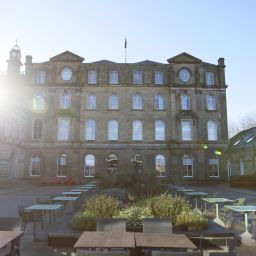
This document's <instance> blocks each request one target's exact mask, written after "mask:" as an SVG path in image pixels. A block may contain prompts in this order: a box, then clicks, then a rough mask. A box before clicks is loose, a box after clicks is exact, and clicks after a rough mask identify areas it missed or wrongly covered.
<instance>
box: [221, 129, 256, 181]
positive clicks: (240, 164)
mask: <svg viewBox="0 0 256 256" xmlns="http://www.w3.org/2000/svg"><path fill="white" fill-rule="evenodd" d="M255 138H256V127H253V128H250V129H247V130H244V131H242V132H239V133H238V134H236V135H235V136H233V137H232V138H231V139H230V142H229V145H228V148H227V150H225V154H224V158H225V161H226V166H227V167H226V175H227V177H230V176H240V175H252V174H253V175H255V173H256V140H255Z"/></svg>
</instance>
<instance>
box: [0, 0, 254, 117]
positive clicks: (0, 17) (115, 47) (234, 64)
mask: <svg viewBox="0 0 256 256" xmlns="http://www.w3.org/2000/svg"><path fill="white" fill-rule="evenodd" d="M255 17H256V1H254V0H151V1H150V0H127V1H123V0H90V1H89V0H73V1H71V0H44V1H37V0H22V1H20V0H10V1H6V0H0V70H5V69H6V62H5V60H6V59H7V58H8V54H9V51H10V49H11V47H12V46H13V45H14V44H15V40H16V38H17V39H18V44H19V46H20V48H21V51H22V52H21V53H22V61H23V62H24V61H25V56H26V55H32V56H33V61H34V62H42V61H47V60H48V59H49V58H50V57H52V56H55V55H57V54H59V53H61V52H63V51H66V50H69V51H72V52H74V53H76V54H78V55H80V56H82V57H84V58H85V62H91V61H96V60H100V59H109V60H112V61H116V62H123V61H124V38H125V36H126V37H127V51H128V54H127V59H128V62H136V61H140V60H144V59H150V60H154V61H158V62H162V63H166V59H168V58H170V57H173V56H175V55H177V54H179V53H181V52H184V51H185V52H187V53H189V54H191V55H194V56H196V57H198V58H200V59H202V60H203V61H205V62H210V63H213V64H217V59H218V58H219V57H224V58H225V61H226V82H227V84H228V85H229V87H228V90H227V101H228V117H229V120H234V121H236V120H237V119H238V118H239V117H241V116H243V115H245V114H247V113H255V112H256V104H255V93H256V89H255V87H256V80H254V79H252V80H251V79H249V78H250V77H251V78H252V74H255V75H256V67H255V60H256V18H255Z"/></svg>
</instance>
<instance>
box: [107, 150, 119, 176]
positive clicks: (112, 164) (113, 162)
mask: <svg viewBox="0 0 256 256" xmlns="http://www.w3.org/2000/svg"><path fill="white" fill-rule="evenodd" d="M106 161H107V166H108V167H107V170H108V172H109V173H113V172H115V171H117V169H118V157H117V155H115V154H110V155H108V157H107V159H106Z"/></svg>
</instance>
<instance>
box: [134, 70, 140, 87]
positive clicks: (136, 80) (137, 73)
mask: <svg viewBox="0 0 256 256" xmlns="http://www.w3.org/2000/svg"><path fill="white" fill-rule="evenodd" d="M133 84H142V72H141V71H133Z"/></svg>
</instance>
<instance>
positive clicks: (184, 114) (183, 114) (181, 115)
mask: <svg viewBox="0 0 256 256" xmlns="http://www.w3.org/2000/svg"><path fill="white" fill-rule="evenodd" d="M176 117H177V118H178V119H197V114H196V113H194V112H192V111H191V110H181V111H180V112H178V113H177V115H176Z"/></svg>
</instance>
